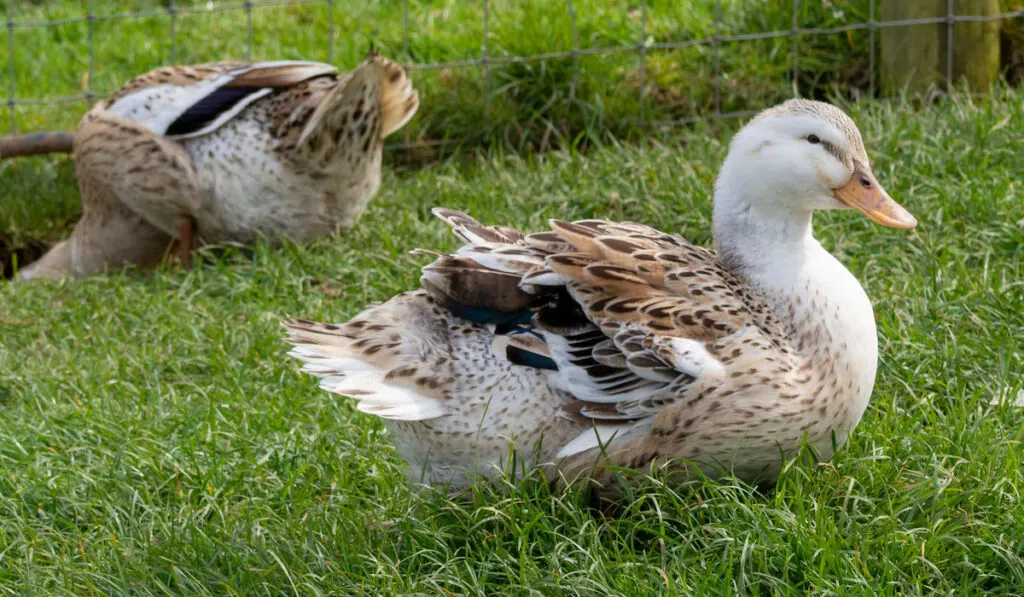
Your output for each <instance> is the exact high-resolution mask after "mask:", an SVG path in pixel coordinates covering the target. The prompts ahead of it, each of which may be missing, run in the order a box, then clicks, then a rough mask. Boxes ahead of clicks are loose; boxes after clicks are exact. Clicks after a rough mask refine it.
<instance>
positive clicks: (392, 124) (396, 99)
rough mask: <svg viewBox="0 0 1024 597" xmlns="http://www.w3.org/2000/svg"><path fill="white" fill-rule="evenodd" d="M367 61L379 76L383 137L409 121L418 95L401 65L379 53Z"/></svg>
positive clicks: (418, 101)
mask: <svg viewBox="0 0 1024 597" xmlns="http://www.w3.org/2000/svg"><path fill="white" fill-rule="evenodd" d="M367 62H369V63H372V64H374V65H375V66H376V67H377V71H378V73H379V76H380V119H381V137H382V138H383V137H387V136H388V135H390V134H391V133H393V132H395V131H397V130H398V129H400V128H402V127H403V126H405V124H406V123H407V122H409V119H411V118H412V117H413V115H414V114H416V110H417V109H418V108H419V107H420V96H419V93H417V92H416V90H415V89H413V86H412V79H410V78H409V76H408V74H406V72H405V69H404V68H402V67H401V66H399V65H397V64H395V63H394V62H392V61H390V60H388V59H387V58H384V57H383V56H379V55H373V56H371V57H370V58H369V59H368V60H367Z"/></svg>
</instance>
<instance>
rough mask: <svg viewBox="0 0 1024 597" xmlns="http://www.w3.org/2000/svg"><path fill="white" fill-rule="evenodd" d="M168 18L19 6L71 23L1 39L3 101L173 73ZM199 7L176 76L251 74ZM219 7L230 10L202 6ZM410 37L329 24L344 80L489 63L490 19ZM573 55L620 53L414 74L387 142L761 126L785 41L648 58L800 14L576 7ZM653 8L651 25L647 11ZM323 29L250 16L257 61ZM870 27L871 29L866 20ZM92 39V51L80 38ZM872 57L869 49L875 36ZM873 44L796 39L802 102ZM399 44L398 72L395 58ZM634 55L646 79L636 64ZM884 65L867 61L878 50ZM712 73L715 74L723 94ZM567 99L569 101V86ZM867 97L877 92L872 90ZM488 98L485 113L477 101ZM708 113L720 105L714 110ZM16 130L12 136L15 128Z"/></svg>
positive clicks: (365, 15) (825, 16) (296, 49)
mask: <svg viewBox="0 0 1024 597" xmlns="http://www.w3.org/2000/svg"><path fill="white" fill-rule="evenodd" d="M167 4H168V3H167V2H166V0H164V1H155V0H144V1H142V2H138V1H131V2H129V1H127V0H90V1H89V2H85V1H83V2H63V1H49V2H28V1H25V0H0V13H2V12H6V15H7V17H8V18H10V19H11V20H12V21H14V22H16V23H24V22H38V21H44V20H52V19H77V20H73V21H72V22H65V23H63V24H60V25H57V26H53V27H36V26H18V27H16V28H15V29H14V38H13V40H12V41H13V52H12V51H11V49H10V47H9V45H8V42H7V41H6V39H5V38H6V36H4V37H3V38H0V98H6V96H7V95H8V94H10V92H11V90H10V89H9V87H10V84H9V82H8V73H9V67H10V65H11V61H12V60H13V66H14V81H13V88H14V89H13V95H14V97H15V98H17V99H19V100H46V99H53V98H58V97H68V96H80V95H83V94H84V93H86V92H87V91H92V92H94V93H96V94H99V96H102V95H105V94H107V93H109V92H110V91H112V90H114V89H116V88H117V87H119V86H120V85H121V84H123V83H124V82H125V81H126V80H127V79H128V78H130V77H131V76H133V75H135V74H138V73H140V72H144V71H147V70H149V69H151V68H155V67H157V66H160V65H163V64H166V63H168V62H170V61H171V59H172V56H171V50H172V48H171V43H170V39H171V38H170V29H171V17H170V16H169V15H168V14H166V13H164V12H161V11H163V8H164V7H165V6H166V5H167ZM207 4H208V3H207V2H206V1H205V0H178V1H177V2H176V6H178V7H180V8H181V9H182V10H183V11H187V12H183V13H182V14H180V15H179V16H178V18H177V20H176V22H175V28H176V31H177V36H178V37H177V44H176V46H175V48H174V49H175V54H174V60H175V61H176V62H178V63H192V62H202V61H211V60H222V59H224V58H227V57H232V56H234V57H244V56H245V53H246V50H247V40H248V27H247V24H246V18H245V13H244V12H242V11H239V10H231V11H223V12H208V11H205V10H204V9H205V7H206V6H207ZM209 4H211V5H212V6H214V7H223V6H226V5H230V4H235V5H238V4H240V1H239V2H235V1H233V0H228V1H219V2H216V3H209ZM408 4H409V14H408V22H409V35H408V39H407V40H406V39H404V38H403V27H402V22H403V16H404V14H403V11H404V6H405V2H404V0H365V1H360V2H352V1H343V0H337V1H336V2H335V7H334V11H333V22H334V26H335V29H334V30H335V39H334V41H333V50H334V52H333V57H334V63H336V64H338V65H339V66H341V67H343V68H350V67H352V66H354V65H355V64H357V63H358V62H359V61H360V60H362V59H363V57H365V55H366V52H367V50H368V49H369V48H370V46H371V44H373V45H375V46H376V47H377V48H379V49H380V50H381V51H382V52H384V53H385V54H386V55H388V56H391V57H394V58H395V59H398V60H400V61H403V62H409V63H418V64H430V63H449V62H458V61H466V60H478V59H480V58H482V57H483V55H484V53H483V52H484V43H483V40H484V11H483V2H479V1H477V2H466V1H460V0H411V1H410V2H409V3H408ZM90 5H91V6H92V8H93V12H94V13H95V14H97V15H111V14H121V13H126V12H130V11H133V10H140V11H150V12H153V11H155V13H154V14H150V15H149V16H146V17H143V18H131V19H100V20H97V21H95V22H93V23H92V24H91V25H90V23H89V22H87V21H85V20H84V19H83V17H84V16H85V14H86V10H87V7H88V6H90ZM572 5H573V8H574V10H575V13H576V15H577V38H578V42H579V47H580V48H583V49H588V48H606V49H607V48H625V49H624V50H622V51H617V52H614V53H606V54H597V55H582V56H580V57H579V58H578V60H574V59H573V58H571V57H569V58H558V59H549V60H543V61H536V62H528V63H516V64H497V63H495V64H492V65H490V67H489V68H488V69H487V70H486V71H485V69H483V68H482V67H480V66H456V67H451V68H444V69H436V70H419V71H416V72H415V73H414V76H413V78H414V80H415V84H416V86H417V87H418V88H419V89H420V90H421V93H422V97H423V102H422V103H421V108H420V112H419V114H418V115H417V117H416V118H415V119H414V120H413V121H412V122H411V123H410V126H409V127H408V130H407V131H404V132H403V133H402V134H400V135H396V137H395V138H394V139H393V140H392V142H402V141H405V140H408V141H411V142H435V141H443V140H446V139H447V140H450V139H459V140H461V141H462V142H464V143H467V144H471V145H478V144H486V143H489V142H491V141H494V140H501V141H502V142H504V143H505V144H507V145H508V146H510V147H513V148H520V147H522V146H523V145H532V146H534V147H548V146H565V145H567V144H569V143H571V142H572V141H573V140H574V139H576V138H577V137H580V136H583V137H584V138H586V139H593V138H602V137H603V136H604V134H605V133H607V132H611V133H613V134H615V135H616V136H618V137H626V136H637V135H642V134H645V133H646V132H649V128H647V127H638V121H639V120H641V119H645V120H650V121H658V120H675V119H687V118H691V117H695V116H701V115H707V114H711V113H713V112H714V111H715V110H716V109H718V110H720V111H722V112H732V111H742V110H757V109H760V108H762V107H763V106H764V105H767V104H771V103H775V102H777V101H779V100H781V99H783V98H788V97H790V96H792V94H793V85H792V78H793V72H792V67H793V55H792V52H793V41H792V39H791V38H790V37H788V36H781V37H777V38H773V39H762V40H745V41H734V42H726V43H722V44H721V45H720V47H719V48H718V51H717V52H716V50H715V47H714V45H713V44H710V43H707V44H704V45H700V46H695V47H687V48H681V49H679V48H677V49H657V48H655V47H654V46H656V45H657V44H664V43H678V42H685V41H692V40H708V39H710V38H711V36H713V35H714V34H715V33H716V32H717V33H719V34H721V35H723V36H729V35H738V34H749V33H756V32H772V31H775V32H778V31H789V30H790V29H791V28H792V27H793V2H792V0H722V2H721V5H722V10H721V26H720V28H719V29H718V30H717V31H716V29H715V5H716V1H715V0H688V1H686V2H679V1H677V0H647V1H646V2H644V3H641V2H637V1H635V0H631V1H623V0H615V1H605V0H576V1H575V2H573V3H572ZM644 5H646V7H647V8H646V19H645V18H644V16H645V12H644V11H643V10H642V7H643V6H644ZM568 6H569V4H568V3H566V2H561V1H554V0H515V1H512V0H491V2H490V3H489V13H488V17H489V18H488V28H487V44H486V45H487V52H488V54H489V55H490V56H491V57H495V58H502V57H507V56H520V57H521V56H532V55H537V54H543V53H548V52H568V51H571V50H572V49H573V42H574V38H573V31H572V19H571V16H570V13H569V11H568ZM1000 6H1001V9H1002V10H1004V11H1011V10H1019V9H1020V3H1019V1H1018V0H1000ZM331 14H332V13H331V12H330V10H329V7H328V4H327V2H326V1H325V2H320V3H304V4H294V3H287V2H285V3H282V5H279V6H260V7H256V8H254V9H253V13H252V32H253V45H252V55H253V57H254V58H266V59H309V60H323V61H326V60H328V59H329V58H330V56H331V52H330V49H331V41H330V36H329V33H330V30H331V28H330V22H331V18H330V17H331ZM875 17H876V19H880V18H881V15H880V13H878V14H876V15H875ZM868 18H869V0H852V1H848V2H834V1H817V0H815V1H803V2H801V3H800V6H799V14H798V15H797V22H798V24H799V25H800V26H801V27H815V28H834V27H842V26H846V25H853V24H861V23H864V22H867V21H868ZM90 31H91V33H90ZM90 36H91V39H93V40H94V42H95V53H94V55H93V56H92V59H93V60H94V63H95V72H94V73H93V77H92V80H91V81H89V80H88V79H87V77H86V75H87V74H88V73H89V66H90V53H89V41H90ZM875 37H876V39H875V43H876V44H877V43H878V40H877V37H878V36H877V35H876V36H875ZM1004 38H1005V44H1006V49H1005V50H1004V63H1005V64H1004V67H1005V68H1004V70H1005V71H1006V73H1007V75H1008V77H1009V78H1010V79H1012V80H1015V81H1016V80H1019V79H1020V72H1022V69H1024V19H1016V20H1013V21H1006V22H1005V23H1004ZM870 39H871V36H870V34H869V33H868V32H867V31H866V30H857V31H851V32H841V33H834V34H807V35H803V36H801V37H800V38H799V58H800V61H799V62H800V69H799V77H798V81H797V87H798V88H799V90H800V92H801V94H802V95H804V96H807V97H819V98H821V97H824V96H825V95H829V94H839V95H843V96H847V97H849V96H862V95H865V94H867V93H868V92H869V91H870V90H871V89H872V80H874V82H875V83H878V78H879V76H878V72H877V71H878V70H880V69H879V66H878V65H877V64H876V65H875V70H876V72H875V73H872V72H871V70H870V69H869V66H870V48H871V44H870ZM406 42H407V46H408V54H407V56H406V55H405V48H406ZM641 42H642V43H643V44H644V45H645V46H646V47H648V50H647V51H646V53H645V60H644V67H643V76H642V77H641V76H639V74H638V73H639V72H640V71H639V56H638V52H637V51H636V47H637V46H638V45H639V44H640V43H641ZM876 49H877V48H876ZM716 57H717V60H718V62H719V70H720V71H721V72H722V73H723V76H722V77H721V78H720V79H717V81H718V82H717V96H716V77H715V76H714V73H715V64H716ZM573 81H574V82H575V86H573V85H570V83H571V82H573ZM874 87H879V85H875V86H874ZM488 89H489V90H490V92H491V93H490V95H491V100H490V102H488V101H487V99H486V98H487V96H488V94H487V91H488ZM716 97H717V98H718V99H717V100H716ZM86 107H87V106H86V103H85V102H77V103H70V104H57V105H38V104H24V105H21V106H19V107H18V108H17V109H16V110H15V111H14V112H13V115H12V112H11V111H10V110H7V109H2V110H0V132H2V133H6V132H8V131H9V130H11V127H12V124H13V125H15V126H16V128H17V129H18V130H21V131H26V130H46V129H53V128H60V127H64V128H67V127H72V126H74V125H75V123H76V122H77V120H78V118H79V117H80V116H81V114H82V113H83V112H84V110H85V109H86ZM12 117H13V123H12Z"/></svg>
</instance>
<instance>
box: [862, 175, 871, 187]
mask: <svg viewBox="0 0 1024 597" xmlns="http://www.w3.org/2000/svg"><path fill="white" fill-rule="evenodd" d="M860 186H862V187H864V188H865V189H870V188H871V179H870V178H867V177H864V176H861V177H860Z"/></svg>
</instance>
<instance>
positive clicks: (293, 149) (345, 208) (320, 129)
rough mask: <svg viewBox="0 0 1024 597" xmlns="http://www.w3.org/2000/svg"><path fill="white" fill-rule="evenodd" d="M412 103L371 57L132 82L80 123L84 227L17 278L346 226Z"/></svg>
mask: <svg viewBox="0 0 1024 597" xmlns="http://www.w3.org/2000/svg"><path fill="white" fill-rule="evenodd" d="M418 102H419V100H418V96H417V94H416V92H415V91H414V90H413V88H412V85H411V82H410V81H409V79H408V78H407V77H406V75H405V72H404V71H403V70H402V68H401V67H399V66H398V65H396V64H394V63H392V62H390V61H388V60H386V59H384V58H382V57H380V56H377V55H371V56H370V57H369V58H368V59H367V60H366V61H365V62H364V63H363V64H361V65H360V66H359V67H358V68H356V69H355V70H354V71H352V72H350V73H346V74H339V73H338V72H337V71H336V70H335V68H334V67H333V66H330V65H326V64H319V63H311V62H263V63H253V64H249V63H242V62H218V63H211V64H201V65H195V66H180V67H164V68H160V69H156V70H154V71H151V72H149V73H146V74H144V75H140V76H138V77H135V78H134V79H132V80H131V81H129V82H128V83H127V84H125V85H124V87H122V88H121V89H119V90H118V91H117V92H115V93H114V94H113V95H112V96H111V97H110V98H108V99H107V100H104V101H102V102H99V103H98V104H97V105H96V106H95V107H94V108H93V109H92V110H90V111H89V113H88V114H86V115H85V116H84V117H83V118H82V120H81V122H80V124H79V127H78V130H77V131H76V133H75V162H76V175H77V177H78V182H79V186H80V189H81V192H82V203H83V217H82V220H81V221H80V222H79V224H78V225H77V226H76V228H75V231H74V232H73V233H72V235H71V237H70V238H69V239H68V240H67V241H64V242H62V243H60V244H59V245H57V246H56V247H55V248H54V249H53V250H52V251H51V252H50V253H49V254H47V255H46V256H44V257H43V258H42V259H41V260H40V261H38V262H36V263H34V264H32V265H31V266H29V267H27V268H25V269H24V270H22V272H21V277H22V278H39V277H64V276H84V275H89V274H92V273H95V272H99V271H102V270H104V269H106V268H109V267H116V266H120V265H126V264H135V265H139V266H143V267H148V266H150V265H152V264H155V263H158V262H159V261H160V259H161V257H162V255H163V254H164V252H165V251H166V250H167V248H168V247H169V246H171V244H172V243H173V242H179V243H180V241H182V240H186V241H188V244H189V245H190V244H191V237H193V236H194V239H195V242H196V243H197V244H216V243H224V242H239V243H249V242H253V241H255V240H256V239H259V238H267V239H270V240H271V241H275V240H278V239H281V238H290V239H292V240H295V241H300V242H301V241H305V240H308V239H310V238H313V237H317V236H324V235H328V234H331V233H333V232H335V231H336V230H338V229H343V228H347V227H349V226H351V225H353V224H354V223H355V221H356V219H357V218H358V217H359V216H360V215H361V213H362V211H363V210H364V209H365V207H366V204H367V202H368V201H369V199H370V198H371V197H372V196H373V195H374V194H375V193H376V191H377V188H378V187H379V185H380V167H381V154H382V147H383V139H384V137H386V136H387V135H388V134H391V133H392V132H394V131H395V130H397V129H399V128H400V127H401V126H403V125H404V124H405V123H406V122H407V121H408V120H409V118H411V117H412V115H413V114H414V113H415V112H416V109H417V107H418V105H419V103H418ZM183 236H184V237H186V238H184V239H183V238H182V237H183ZM189 248H190V246H185V247H183V250H181V251H179V252H180V253H181V254H182V255H185V254H187V252H188V249H189Z"/></svg>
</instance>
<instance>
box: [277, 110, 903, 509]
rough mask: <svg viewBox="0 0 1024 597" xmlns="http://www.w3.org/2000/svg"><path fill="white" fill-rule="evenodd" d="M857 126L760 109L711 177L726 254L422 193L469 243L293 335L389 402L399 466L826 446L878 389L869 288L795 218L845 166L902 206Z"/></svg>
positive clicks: (336, 372) (620, 460)
mask: <svg viewBox="0 0 1024 597" xmlns="http://www.w3.org/2000/svg"><path fill="white" fill-rule="evenodd" d="M787 106H788V108H787ZM836 123H839V124H838V125H837V124H836ZM840 125H841V126H840ZM851 131H852V132H851ZM854 135H855V136H856V139H854V138H853V137H854ZM858 142H859V133H856V127H854V126H853V124H852V121H850V120H849V118H848V117H846V116H845V115H844V114H842V112H840V111H838V109H836V108H834V107H832V106H828V105H827V104H821V103H818V102H797V103H788V104H784V105H783V106H782V107H781V108H775V109H773V110H770V111H769V112H768V113H767V114H766V115H765V116H762V117H759V118H756V119H754V120H753V121H752V123H751V124H749V125H748V126H747V127H746V128H745V129H744V130H743V131H741V132H740V133H739V134H738V135H737V136H736V138H735V139H734V141H733V144H732V146H731V148H730V152H729V157H728V158H727V160H726V164H725V166H723V170H722V173H721V174H720V176H719V180H718V185H717V190H716V195H715V209H716V213H715V225H716V234H715V237H716V244H718V245H719V246H720V247H726V248H727V250H728V256H729V259H727V260H723V259H722V254H721V253H720V252H719V251H715V250H711V249H706V248H702V247H697V246H694V245H692V244H690V243H688V242H686V241H685V240H684V239H682V238H680V237H679V236H676V235H672V234H666V233H663V232H660V231H658V230H655V229H653V228H650V227H647V226H643V225H641V224H635V223H615V222H607V221H603V220H581V221H576V222H563V221H558V220H553V221H552V222H551V228H550V230H545V231H542V232H538V233H535V234H529V235H527V234H523V233H520V232H518V231H516V230H514V229H511V228H507V227H491V226H485V225H482V224H480V223H479V222H477V221H476V220H474V219H472V218H470V217H469V216H467V215H466V214H463V213H460V212H457V211H453V210H448V209H435V210H434V213H435V214H436V215H437V216H438V217H439V218H441V219H442V220H444V221H445V222H446V223H447V224H448V225H449V226H450V227H451V228H452V229H453V230H454V232H455V234H456V235H457V236H458V237H459V238H460V239H461V240H462V241H463V242H464V243H465V244H464V245H463V246H462V247H461V248H460V249H459V250H458V251H457V252H456V253H455V254H454V255H438V257H437V259H436V261H435V262H434V263H432V264H430V265H428V266H426V267H425V268H424V269H423V276H422V278H421V283H422V287H423V290H419V291H414V292H409V293H405V294H402V295H399V296H398V297H395V298H394V299H392V300H390V301H388V302H386V303H384V304H382V305H379V306H375V307H370V308H369V309H367V310H366V311H364V312H362V313H360V314H358V315H357V316H356V317H354V318H353V319H352V320H350V321H348V322H346V323H342V324H318V323H314V322H309V321H301V320H291V321H288V322H286V323H285V327H286V328H287V329H288V330H289V332H290V336H289V338H288V341H289V342H291V343H292V344H294V345H295V348H294V349H293V351H292V353H291V354H292V355H294V356H296V357H298V358H299V359H301V360H302V361H304V362H305V366H304V368H303V370H304V371H307V372H310V373H313V374H315V375H318V376H320V377H322V378H323V382H322V384H321V385H322V387H323V388H324V389H326V390H328V391H331V392H336V393H339V394H343V395H346V396H350V397H352V398H353V399H355V400H356V401H357V405H358V408H359V409H360V410H362V411H364V412H367V413H372V414H376V415H378V416H381V417H384V418H385V419H387V420H388V424H389V426H391V427H392V429H393V431H394V437H395V441H396V445H397V446H398V450H399V453H400V454H401V455H402V457H403V458H405V459H406V460H407V462H408V465H409V466H408V469H407V470H408V473H409V475H410V477H411V478H412V479H414V480H425V481H427V482H431V483H453V484H455V485H457V486H462V485H466V484H468V483H470V482H472V480H473V479H474V477H475V475H483V476H484V477H493V476H495V475H497V474H499V473H501V472H502V471H503V470H504V469H503V465H504V464H505V459H506V458H507V456H508V454H509V451H510V450H513V449H515V450H518V451H519V452H520V457H521V458H522V460H520V462H525V463H526V464H527V465H529V466H533V465H536V466H541V467H544V468H545V469H546V470H547V471H548V472H549V473H550V474H551V476H550V477H549V478H551V479H565V480H572V479H577V478H581V477H582V478H585V479H588V480H590V481H592V482H594V483H597V484H599V485H602V486H605V487H606V488H608V489H609V491H614V488H611V487H609V486H610V483H611V481H612V478H613V473H612V472H611V471H612V470H613V469H612V467H627V468H633V469H648V468H649V467H653V466H661V465H668V464H670V465H671V467H672V469H671V470H672V471H674V472H675V473H677V474H680V475H687V474H690V473H692V472H693V471H694V469H699V470H700V471H701V472H703V473H704V474H707V475H709V476H712V477H718V476H721V475H723V474H729V473H733V474H736V475H738V476H739V477H741V478H743V479H747V480H750V481H764V480H769V481H770V480H772V479H774V478H775V477H776V476H777V475H778V473H779V470H780V469H781V466H782V462H783V459H784V458H785V457H786V456H787V455H790V454H792V453H793V451H794V450H795V449H797V448H798V447H799V446H800V445H801V443H803V442H806V443H807V444H808V445H810V446H811V447H812V448H813V449H814V450H815V451H816V452H817V454H818V456H819V458H822V459H827V458H829V457H830V456H831V454H832V451H833V449H834V447H835V446H837V445H841V444H842V443H843V442H844V441H845V440H846V438H847V436H848V435H849V433H850V432H851V431H852V430H853V428H854V427H855V426H856V425H857V423H858V421H859V420H860V418H861V416H862V414H863V412H864V409H865V408H866V407H867V403H868V399H869V397H870V395H871V392H872V388H873V384H874V377H875V369H876V361H877V338H876V336H875V326H874V317H873V314H872V310H871V304H870V302H869V301H868V299H867V296H866V295H865V294H864V291H863V289H862V288H861V287H860V285H859V284H858V283H857V281H856V279H855V278H853V276H852V275H851V274H850V273H849V272H848V271H847V270H846V269H845V268H843V266H842V265H841V264H839V262H838V261H836V260H835V258H833V257H832V256H831V255H830V254H828V252H827V251H825V250H824V249H823V248H822V247H821V246H820V244H818V243H817V241H815V240H814V239H813V237H812V236H811V234H810V218H811V212H812V211H813V210H814V209H829V208H839V207H841V206H843V205H844V204H843V203H841V202H840V201H839V200H838V199H837V198H838V197H849V196H851V194H853V193H854V191H853V190H851V188H852V187H851V185H854V186H856V187H857V188H868V191H859V192H862V193H864V192H871V193H874V195H872V196H871V197H870V199H871V200H870V201H867V200H864V201H863V202H862V203H861V204H858V206H857V208H858V209H861V210H862V211H865V213H866V215H868V216H869V217H879V218H882V217H883V216H878V215H877V214H875V213H872V212H871V209H875V208H873V207H872V206H880V207H877V209H878V210H884V211H885V214H886V215H884V218H888V219H889V220H890V221H893V222H894V224H893V225H899V226H901V227H910V226H912V225H913V221H912V218H911V217H910V216H909V214H905V212H903V213H901V211H900V210H902V208H899V206H898V205H896V204H895V203H894V202H892V200H891V199H889V198H888V196H887V195H885V194H884V191H881V190H880V187H877V185H875V186H874V187H873V188H869V187H867V186H865V185H864V184H863V180H862V179H861V178H860V177H861V176H864V177H866V176H868V174H870V173H869V172H868V174H861V173H858V170H857V168H858V167H860V166H859V161H862V160H859V158H860V156H859V150H858V149H857V147H858ZM826 143H827V144H829V145H830V146H831V147H823V145H825V144H826ZM835 151H841V152H844V154H843V156H841V157H839V158H837V157H836V156H835V155H834V152H835ZM847 157H849V159H848V160H847V159H846V158H847ZM783 166H785V167H786V169H782V167H783ZM759 169H761V171H758V170H759ZM773 176H777V177H776V178H772V177H773ZM746 177H752V178H753V180H754V182H758V183H761V184H754V182H750V181H748V179H747V178H746ZM872 180H873V179H872ZM861 199H862V197H861V196H860V195H854V198H853V199H851V201H854V200H856V201H861ZM904 214H905V215H904ZM609 465H611V467H610V466H609Z"/></svg>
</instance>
